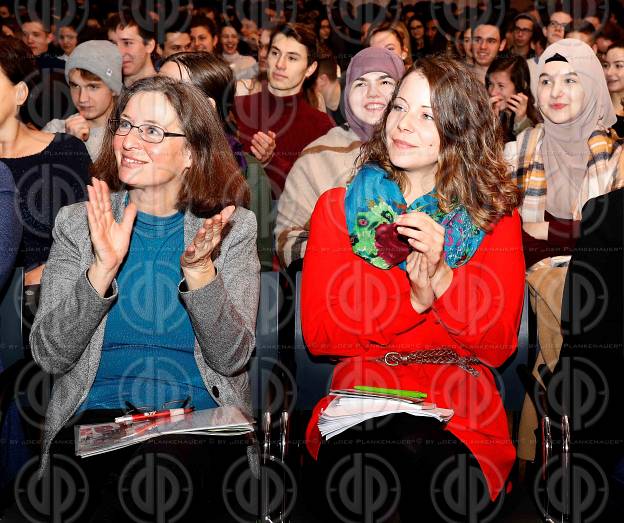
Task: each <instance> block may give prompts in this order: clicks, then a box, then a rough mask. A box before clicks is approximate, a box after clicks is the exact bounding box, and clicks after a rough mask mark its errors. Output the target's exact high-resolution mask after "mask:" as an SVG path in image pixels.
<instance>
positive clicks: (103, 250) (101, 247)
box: [87, 178, 137, 296]
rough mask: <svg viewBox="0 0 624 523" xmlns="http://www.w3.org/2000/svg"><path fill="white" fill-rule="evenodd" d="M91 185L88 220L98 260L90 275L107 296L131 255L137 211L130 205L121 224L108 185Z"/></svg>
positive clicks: (94, 286)
mask: <svg viewBox="0 0 624 523" xmlns="http://www.w3.org/2000/svg"><path fill="white" fill-rule="evenodd" d="M91 183H92V184H93V185H88V186H87V191H88V193H89V201H88V202H87V220H88V223H89V234H90V236H91V244H92V245H93V254H94V256H95V260H94V262H93V264H92V265H91V267H90V268H89V271H88V273H87V274H88V277H89V281H90V282H91V285H93V288H94V289H95V290H97V291H98V293H99V294H100V295H101V296H104V295H105V294H106V291H107V290H108V288H109V287H110V284H111V283H112V281H113V279H114V278H115V275H116V274H117V271H118V270H119V267H120V266H121V264H122V262H123V260H124V258H125V257H126V254H127V253H128V247H129V245H130V236H131V235H132V227H133V225H134V219H135V217H136V214H137V208H136V205H135V204H134V203H132V202H130V203H129V204H128V205H127V206H126V208H125V209H124V212H123V216H122V218H121V222H119V223H118V222H117V221H116V220H115V217H114V216H113V211H112V208H111V197H110V191H109V189H108V185H107V184H106V182H104V181H101V180H98V179H97V178H93V179H92V182H91Z"/></svg>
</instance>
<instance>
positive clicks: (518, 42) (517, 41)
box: [510, 13, 535, 58]
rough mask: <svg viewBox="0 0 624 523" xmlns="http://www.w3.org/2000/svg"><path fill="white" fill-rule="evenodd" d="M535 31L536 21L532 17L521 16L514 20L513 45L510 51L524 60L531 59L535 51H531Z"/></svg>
mask: <svg viewBox="0 0 624 523" xmlns="http://www.w3.org/2000/svg"><path fill="white" fill-rule="evenodd" d="M534 30H535V20H533V18H532V17H531V16H530V15H527V14H524V13H522V14H519V15H518V16H516V17H515V18H514V20H513V25H512V37H511V39H512V45H511V49H510V51H511V52H512V53H513V54H516V55H518V56H522V57H523V58H531V57H532V56H533V54H534V51H533V50H532V49H531V40H532V38H533V31H534Z"/></svg>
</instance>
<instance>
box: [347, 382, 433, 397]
mask: <svg viewBox="0 0 624 523" xmlns="http://www.w3.org/2000/svg"><path fill="white" fill-rule="evenodd" d="M353 388H354V389H355V390H359V391H362V392H376V393H377V394H389V395H391V396H399V397H403V398H426V397H427V394H425V393H424V392H419V391H417V390H401V389H384V388H382V387H370V386H368V385H355V386H354V387H353Z"/></svg>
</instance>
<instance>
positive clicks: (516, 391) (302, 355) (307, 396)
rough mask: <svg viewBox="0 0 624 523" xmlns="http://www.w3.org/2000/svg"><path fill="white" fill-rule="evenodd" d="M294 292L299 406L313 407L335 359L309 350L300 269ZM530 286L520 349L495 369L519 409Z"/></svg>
mask: <svg viewBox="0 0 624 523" xmlns="http://www.w3.org/2000/svg"><path fill="white" fill-rule="evenodd" d="M295 292H296V294H295V342H294V350H295V364H296V374H295V379H296V382H297V408H298V409H300V410H310V409H312V408H313V407H314V405H315V404H316V402H317V401H318V400H320V399H321V398H322V397H323V396H325V395H326V394H327V392H328V391H329V387H330V384H331V377H332V371H333V369H334V365H335V364H334V363H332V362H331V360H330V359H329V358H323V357H315V356H312V355H311V354H310V352H309V351H308V350H307V348H306V346H305V342H304V340H303V333H302V331H301V272H298V273H297V278H296V291H295ZM528 307H530V305H529V299H528V287H527V286H525V289H524V306H523V309H522V319H521V323H520V330H519V332H518V350H517V351H516V352H515V353H514V355H513V356H512V357H511V358H510V359H509V360H507V361H506V362H505V364H504V365H502V366H501V367H500V368H498V369H492V372H493V373H494V376H495V378H496V384H497V386H498V391H499V393H500V394H501V396H502V398H503V402H504V405H505V408H506V409H508V410H512V411H520V410H521V409H522V404H523V401H524V395H525V387H524V385H523V383H522V380H521V379H520V375H519V373H518V367H519V366H520V365H523V364H524V365H527V364H528V360H529V319H528V316H529V315H528Z"/></svg>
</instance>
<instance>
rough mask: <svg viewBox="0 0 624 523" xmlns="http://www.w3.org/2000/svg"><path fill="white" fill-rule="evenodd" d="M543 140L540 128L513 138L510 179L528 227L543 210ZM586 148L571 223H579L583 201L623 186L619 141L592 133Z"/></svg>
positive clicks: (611, 135)
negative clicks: (514, 156)
mask: <svg viewBox="0 0 624 523" xmlns="http://www.w3.org/2000/svg"><path fill="white" fill-rule="evenodd" d="M543 136H544V127H543V125H542V124H538V125H537V126H535V127H534V128H532V129H527V130H526V131H523V132H522V133H520V134H519V135H518V137H517V141H518V163H517V165H518V167H517V169H516V170H515V172H513V173H512V178H514V181H515V182H516V184H517V185H518V187H520V189H521V190H522V191H523V192H524V201H523V203H522V208H521V210H520V215H521V216H522V220H523V221H525V222H529V223H534V222H543V221H544V211H545V209H546V173H545V172H544V161H543V159H542V153H541V148H542V138H543ZM587 144H588V146H589V150H590V155H589V160H588V163H587V170H586V171H585V177H584V178H583V184H582V186H581V191H580V192H579V195H578V198H577V200H576V202H575V203H574V208H573V212H572V214H573V218H574V219H575V220H580V219H581V211H582V209H583V205H585V202H587V200H589V199H591V198H595V197H597V196H600V195H602V194H605V193H608V192H610V191H612V190H615V189H618V188H620V187H622V186H624V155H622V154H621V152H622V140H620V139H618V138H617V135H616V134H615V133H614V132H612V131H611V130H609V131H604V130H596V131H594V132H593V133H592V134H591V136H590V137H589V140H588V141H587Z"/></svg>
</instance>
